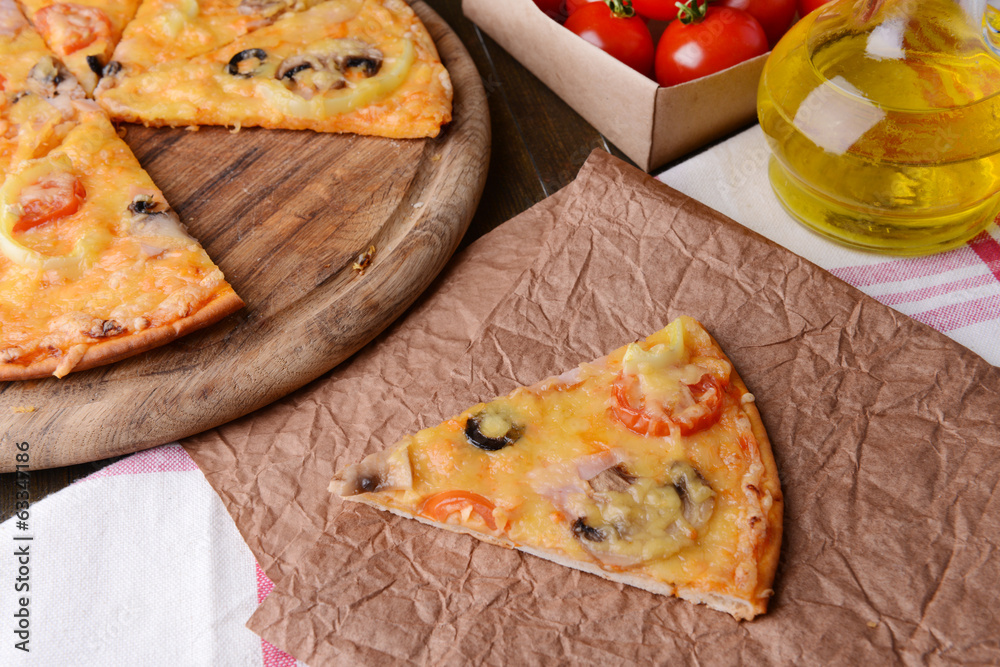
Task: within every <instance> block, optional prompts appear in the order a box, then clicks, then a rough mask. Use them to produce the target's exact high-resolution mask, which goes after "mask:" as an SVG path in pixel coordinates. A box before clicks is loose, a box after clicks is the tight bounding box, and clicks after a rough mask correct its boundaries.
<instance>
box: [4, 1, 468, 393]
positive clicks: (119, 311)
mask: <svg viewBox="0 0 1000 667" xmlns="http://www.w3.org/2000/svg"><path fill="white" fill-rule="evenodd" d="M451 102H452V88H451V81H450V79H449V77H448V73H447V71H446V70H445V68H444V66H443V65H442V64H441V61H440V58H439V56H438V53H437V50H436V49H435V46H434V43H433V41H432V39H431V38H430V36H429V34H428V33H427V30H426V28H425V27H424V26H423V24H422V23H421V22H420V20H419V19H418V18H417V16H416V15H415V14H414V12H413V11H412V10H411V9H410V7H409V5H407V4H406V3H405V2H402V0H326V1H325V2H315V1H313V2H310V1H308V0H294V1H293V0H145V1H144V2H141V3H140V2H139V0H125V1H120V0H119V1H115V2H112V1H108V0H81V1H79V2H59V1H53V0H23V2H21V3H20V4H18V3H17V2H15V0H0V177H2V179H0V380H20V379H28V378H40V377H45V376H49V375H55V376H56V377H63V376H65V375H66V374H68V373H70V372H72V371H74V370H82V369H86V368H92V367H94V366H97V365H101V364H105V363H109V362H112V361H115V360H118V359H122V358H124V357H127V356H130V355H133V354H136V353H139V352H142V351H144V350H148V349H150V348H153V347H155V346H158V345H162V344H164V343H167V342H169V341H171V340H173V339H175V338H177V337H178V336H182V335H184V334H186V333H188V332H190V331H194V330H195V329H198V328H200V327H204V326H207V325H209V324H212V323H214V322H216V321H217V320H219V319H221V318H223V317H225V316H226V315H228V314H230V313H232V312H234V311H236V310H238V309H239V308H241V307H242V306H243V301H242V300H241V299H240V297H239V296H238V295H237V294H236V292H235V291H234V290H233V288H232V287H231V286H230V285H229V284H228V283H227V282H226V279H225V277H224V276H223V274H222V271H221V270H220V269H219V268H218V267H217V266H216V265H215V264H214V263H213V261H212V259H211V258H210V257H209V256H208V255H207V254H206V252H205V251H204V249H203V248H202V247H201V245H200V244H199V243H198V241H197V240H196V239H194V238H192V237H191V236H190V235H189V234H188V232H187V230H186V228H185V226H184V224H183V221H182V220H180V219H179V218H178V216H177V214H176V213H175V212H174V211H172V210H171V207H170V203H169V202H167V201H166V199H165V198H164V196H163V193H162V192H161V191H160V190H159V188H157V187H156V185H155V184H154V183H153V182H152V180H151V179H150V177H149V175H148V174H147V173H146V172H145V171H144V170H143V169H142V167H141V165H140V164H139V163H138V161H137V160H136V158H135V156H133V155H132V153H131V151H130V150H129V148H128V146H127V145H126V144H125V143H124V142H123V141H122V139H121V138H120V137H119V135H118V133H117V132H116V129H115V126H114V125H113V124H112V123H114V122H119V121H131V122H141V123H144V124H146V125H154V126H186V127H197V126H199V125H225V126H230V127H235V128H239V127H250V126H259V127H265V128H272V129H292V130H313V131H317V132H352V133H357V134H365V135H374V136H384V137H392V138H421V137H434V136H437V135H438V134H439V132H440V131H441V128H442V126H443V125H445V124H446V123H448V122H449V121H450V119H451Z"/></svg>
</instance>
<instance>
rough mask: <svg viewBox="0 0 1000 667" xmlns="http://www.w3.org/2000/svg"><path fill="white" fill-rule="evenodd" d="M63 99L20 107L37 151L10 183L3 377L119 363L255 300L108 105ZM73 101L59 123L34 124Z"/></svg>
mask: <svg viewBox="0 0 1000 667" xmlns="http://www.w3.org/2000/svg"><path fill="white" fill-rule="evenodd" d="M51 102H52V100H49V99H46V98H44V97H43V96H40V95H36V94H28V95H25V96H22V98H21V99H19V100H18V101H17V102H16V104H15V105H14V107H13V108H12V109H11V113H10V116H11V118H12V119H17V118H18V114H23V116H24V117H23V118H21V123H20V124H19V128H20V132H21V134H22V137H21V140H20V141H19V142H18V145H19V146H21V147H25V146H27V147H33V150H31V151H28V149H27V148H25V149H24V150H23V152H22V153H21V154H19V155H17V156H16V157H15V159H13V160H11V161H10V163H9V164H8V165H7V167H6V170H5V172H6V178H5V180H4V182H3V185H2V186H0V380H20V379H27V378H38V377H44V376H46V375H55V376H57V377H62V376H64V375H66V374H67V373H69V372H70V371H73V370H82V369H85V368H91V367H94V366H98V365H101V364H105V363H109V362H112V361H116V360H118V359H122V358H124V357H128V356H131V355H133V354H136V353H138V352H142V351H144V350H148V349H150V348H153V347H156V346H158V345H162V344H164V343H167V342H169V341H171V340H173V339H174V338H177V337H178V336H180V335H183V334H185V333H188V332H190V331H193V330H195V329H198V328H200V327H202V326H205V325H207V324H210V323H212V322H215V321H216V320H218V319H220V318H221V317H223V316H224V315H226V314H228V313H230V312H233V311H234V310H236V309H238V308H240V307H241V306H242V305H243V303H242V301H241V300H240V298H239V297H238V296H237V295H236V293H235V292H234V291H233V289H232V288H231V287H230V286H229V284H228V283H227V282H226V281H225V279H224V277H223V275H222V272H221V271H220V270H219V269H218V267H216V266H215V264H214V263H213V262H212V261H211V260H210V259H209V258H208V256H207V255H206V254H205V251H204V250H203V249H202V248H201V246H200V245H199V244H198V242H197V241H195V240H194V239H192V238H191V237H190V236H189V235H188V234H187V232H186V230H185V229H184V227H183V225H181V223H180V221H179V220H178V218H177V216H176V215H175V214H174V213H173V212H172V211H171V210H170V209H169V207H168V205H167V203H166V201H165V199H164V197H163V193H161V192H160V190H159V189H158V188H157V187H156V186H155V185H154V184H153V182H152V180H150V178H149V176H148V175H147V174H146V172H145V171H143V170H142V168H141V167H140V166H139V163H138V162H137V161H136V159H135V157H134V156H133V155H132V153H131V151H130V150H129V148H128V146H127V145H126V144H125V142H123V141H122V140H121V139H120V138H119V136H118V135H117V133H116V132H115V129H114V127H112V125H111V123H110V121H109V120H108V118H107V116H106V115H105V114H104V112H103V111H102V110H101V109H100V108H99V107H98V106H97V105H96V104H94V103H93V102H91V101H87V100H76V99H74V100H70V101H68V102H65V101H64V102H63V103H61V104H58V105H53V104H52V103H51ZM66 104H68V105H69V106H70V108H71V110H72V112H73V116H72V117H71V118H69V119H66V118H62V120H61V122H60V123H59V124H58V125H57V126H54V127H53V126H51V125H46V124H42V126H41V127H35V125H33V124H32V122H31V121H30V119H31V118H36V117H45V116H46V115H50V114H51V111H50V110H51V109H53V108H56V106H58V107H62V106H65V105H66ZM60 117H61V116H60ZM32 132H45V133H47V134H46V139H45V140H43V141H40V140H37V139H33V138H31V137H30V136H28V135H30V134H31V133H32Z"/></svg>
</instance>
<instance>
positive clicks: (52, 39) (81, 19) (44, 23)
mask: <svg viewBox="0 0 1000 667" xmlns="http://www.w3.org/2000/svg"><path fill="white" fill-rule="evenodd" d="M21 4H22V5H23V6H24V9H25V10H26V13H27V16H28V19H29V20H30V21H31V23H32V25H34V27H35V29H36V30H37V31H38V32H39V33H40V34H41V36H42V37H43V38H44V39H45V43H46V44H48V46H49V48H50V49H52V51H54V52H55V54H56V55H57V56H59V58H60V59H61V60H62V61H63V63H65V64H66V67H67V68H68V69H69V71H70V72H72V73H73V75H74V76H75V77H76V79H77V81H79V82H80V85H81V86H82V87H83V89H84V90H85V91H87V93H92V92H93V91H94V87H95V86H96V85H97V81H98V79H100V77H101V73H102V72H103V71H104V67H105V65H107V64H108V62H109V60H110V58H111V54H112V52H113V51H114V48H115V45H116V44H117V43H118V39H119V38H120V37H121V35H122V30H123V29H124V28H125V25H126V24H127V23H128V22H129V21H131V20H132V17H133V16H134V15H135V10H136V8H137V7H138V6H139V0H74V1H73V2H66V1H63V0H21Z"/></svg>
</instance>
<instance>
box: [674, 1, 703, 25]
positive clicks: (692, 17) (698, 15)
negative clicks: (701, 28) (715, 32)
mask: <svg viewBox="0 0 1000 667" xmlns="http://www.w3.org/2000/svg"><path fill="white" fill-rule="evenodd" d="M674 5H675V6H676V7H677V18H678V20H680V22H681V23H683V24H684V25H691V24H692V23H701V22H702V21H704V20H705V16H706V15H707V13H708V0H704V2H702V3H701V4H699V3H698V0H685V1H684V2H675V3H674Z"/></svg>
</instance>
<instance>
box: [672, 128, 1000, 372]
mask: <svg viewBox="0 0 1000 667" xmlns="http://www.w3.org/2000/svg"><path fill="white" fill-rule="evenodd" d="M770 155H771V152H770V150H769V149H768V147H767V142H766V140H765V139H764V133H763V132H762V131H761V129H760V126H759V125H757V126H754V127H753V128H751V129H749V130H746V131H745V132H742V133H740V134H738V135H736V136H735V137H733V138H731V139H728V140H727V141H724V142H722V143H721V144H719V145H717V146H713V147H712V148H711V149H709V150H707V151H705V152H704V153H702V154H700V155H696V156H695V157H693V158H691V159H689V160H686V161H684V162H682V163H681V164H679V165H678V166H676V167H674V168H672V169H668V170H667V171H665V172H663V173H662V174H660V175H659V176H658V178H659V179H660V180H661V181H663V182H664V183H666V184H667V185H670V186H671V187H673V188H676V189H677V190H680V191H681V192H683V193H684V194H686V195H689V196H691V197H694V198H695V199H697V200H699V201H702V202H704V203H705V204H708V205H709V206H711V207H712V208H714V209H716V210H718V211H720V212H722V213H725V214H726V215H728V216H729V217H730V218H732V219H733V220H735V221H737V222H739V223H741V224H742V225H744V226H746V227H749V228H750V229H752V230H754V231H755V232H757V233H759V234H761V235H763V236H766V237H767V238H769V239H771V240H772V241H774V242H776V243H778V244H780V245H783V246H784V247H786V248H788V249H789V250H791V251H792V252H794V253H796V254H797V255H801V256H802V257H805V258H806V259H808V260H809V261H811V262H813V263H815V264H818V265H819V266H821V267H823V268H824V269H827V270H828V271H830V272H831V273H833V274H834V275H835V276H837V277H838V278H840V279H842V280H844V281H846V282H848V283H850V284H852V285H854V286H855V287H857V288H858V289H860V290H861V291H862V292H865V293H866V294H868V295H869V296H872V297H874V298H875V299H878V300H879V301H881V302H882V303H884V304H886V305H887V306H890V307H892V308H895V309H896V310H898V311H900V312H901V313H904V314H906V315H909V316H910V317H912V318H914V319H915V320H918V321H920V322H923V323H925V324H928V325H930V326H932V327H934V328H935V329H937V330H938V331H940V332H942V333H944V334H946V335H947V336H949V337H951V338H952V339H954V340H956V341H957V342H959V343H961V344H962V345H965V346H966V347H968V348H969V349H971V350H972V351H973V352H976V353H977V354H979V355H980V356H981V357H983V358H984V359H986V361H988V362H990V363H991V364H993V365H994V366H997V365H1000V229H998V227H997V225H996V224H993V225H992V226H991V227H990V228H989V229H987V230H986V231H985V232H983V233H981V234H980V235H979V236H977V237H976V238H975V239H974V240H973V241H971V242H969V243H968V244H967V245H965V246H963V247H961V248H958V249H956V250H952V251H950V252H946V253H942V254H938V255H931V256H929V257H915V258H893V257H888V256H886V255H877V254H874V253H865V252H859V251H856V250H851V249H850V248H847V247H845V246H842V245H840V244H837V243H834V242H832V241H829V240H827V239H826V238H824V237H822V236H820V235H818V234H816V233H814V232H811V231H809V230H808V229H806V228H805V227H804V226H802V225H800V224H799V223H797V222H795V220H794V219H793V218H792V217H791V216H790V215H789V214H788V213H787V212H786V211H785V210H784V209H783V208H782V207H781V205H780V204H779V203H778V200H777V198H776V197H775V196H774V193H773V192H772V191H771V186H770V182H769V181H768V177H767V162H768V159H769V157H770Z"/></svg>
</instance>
